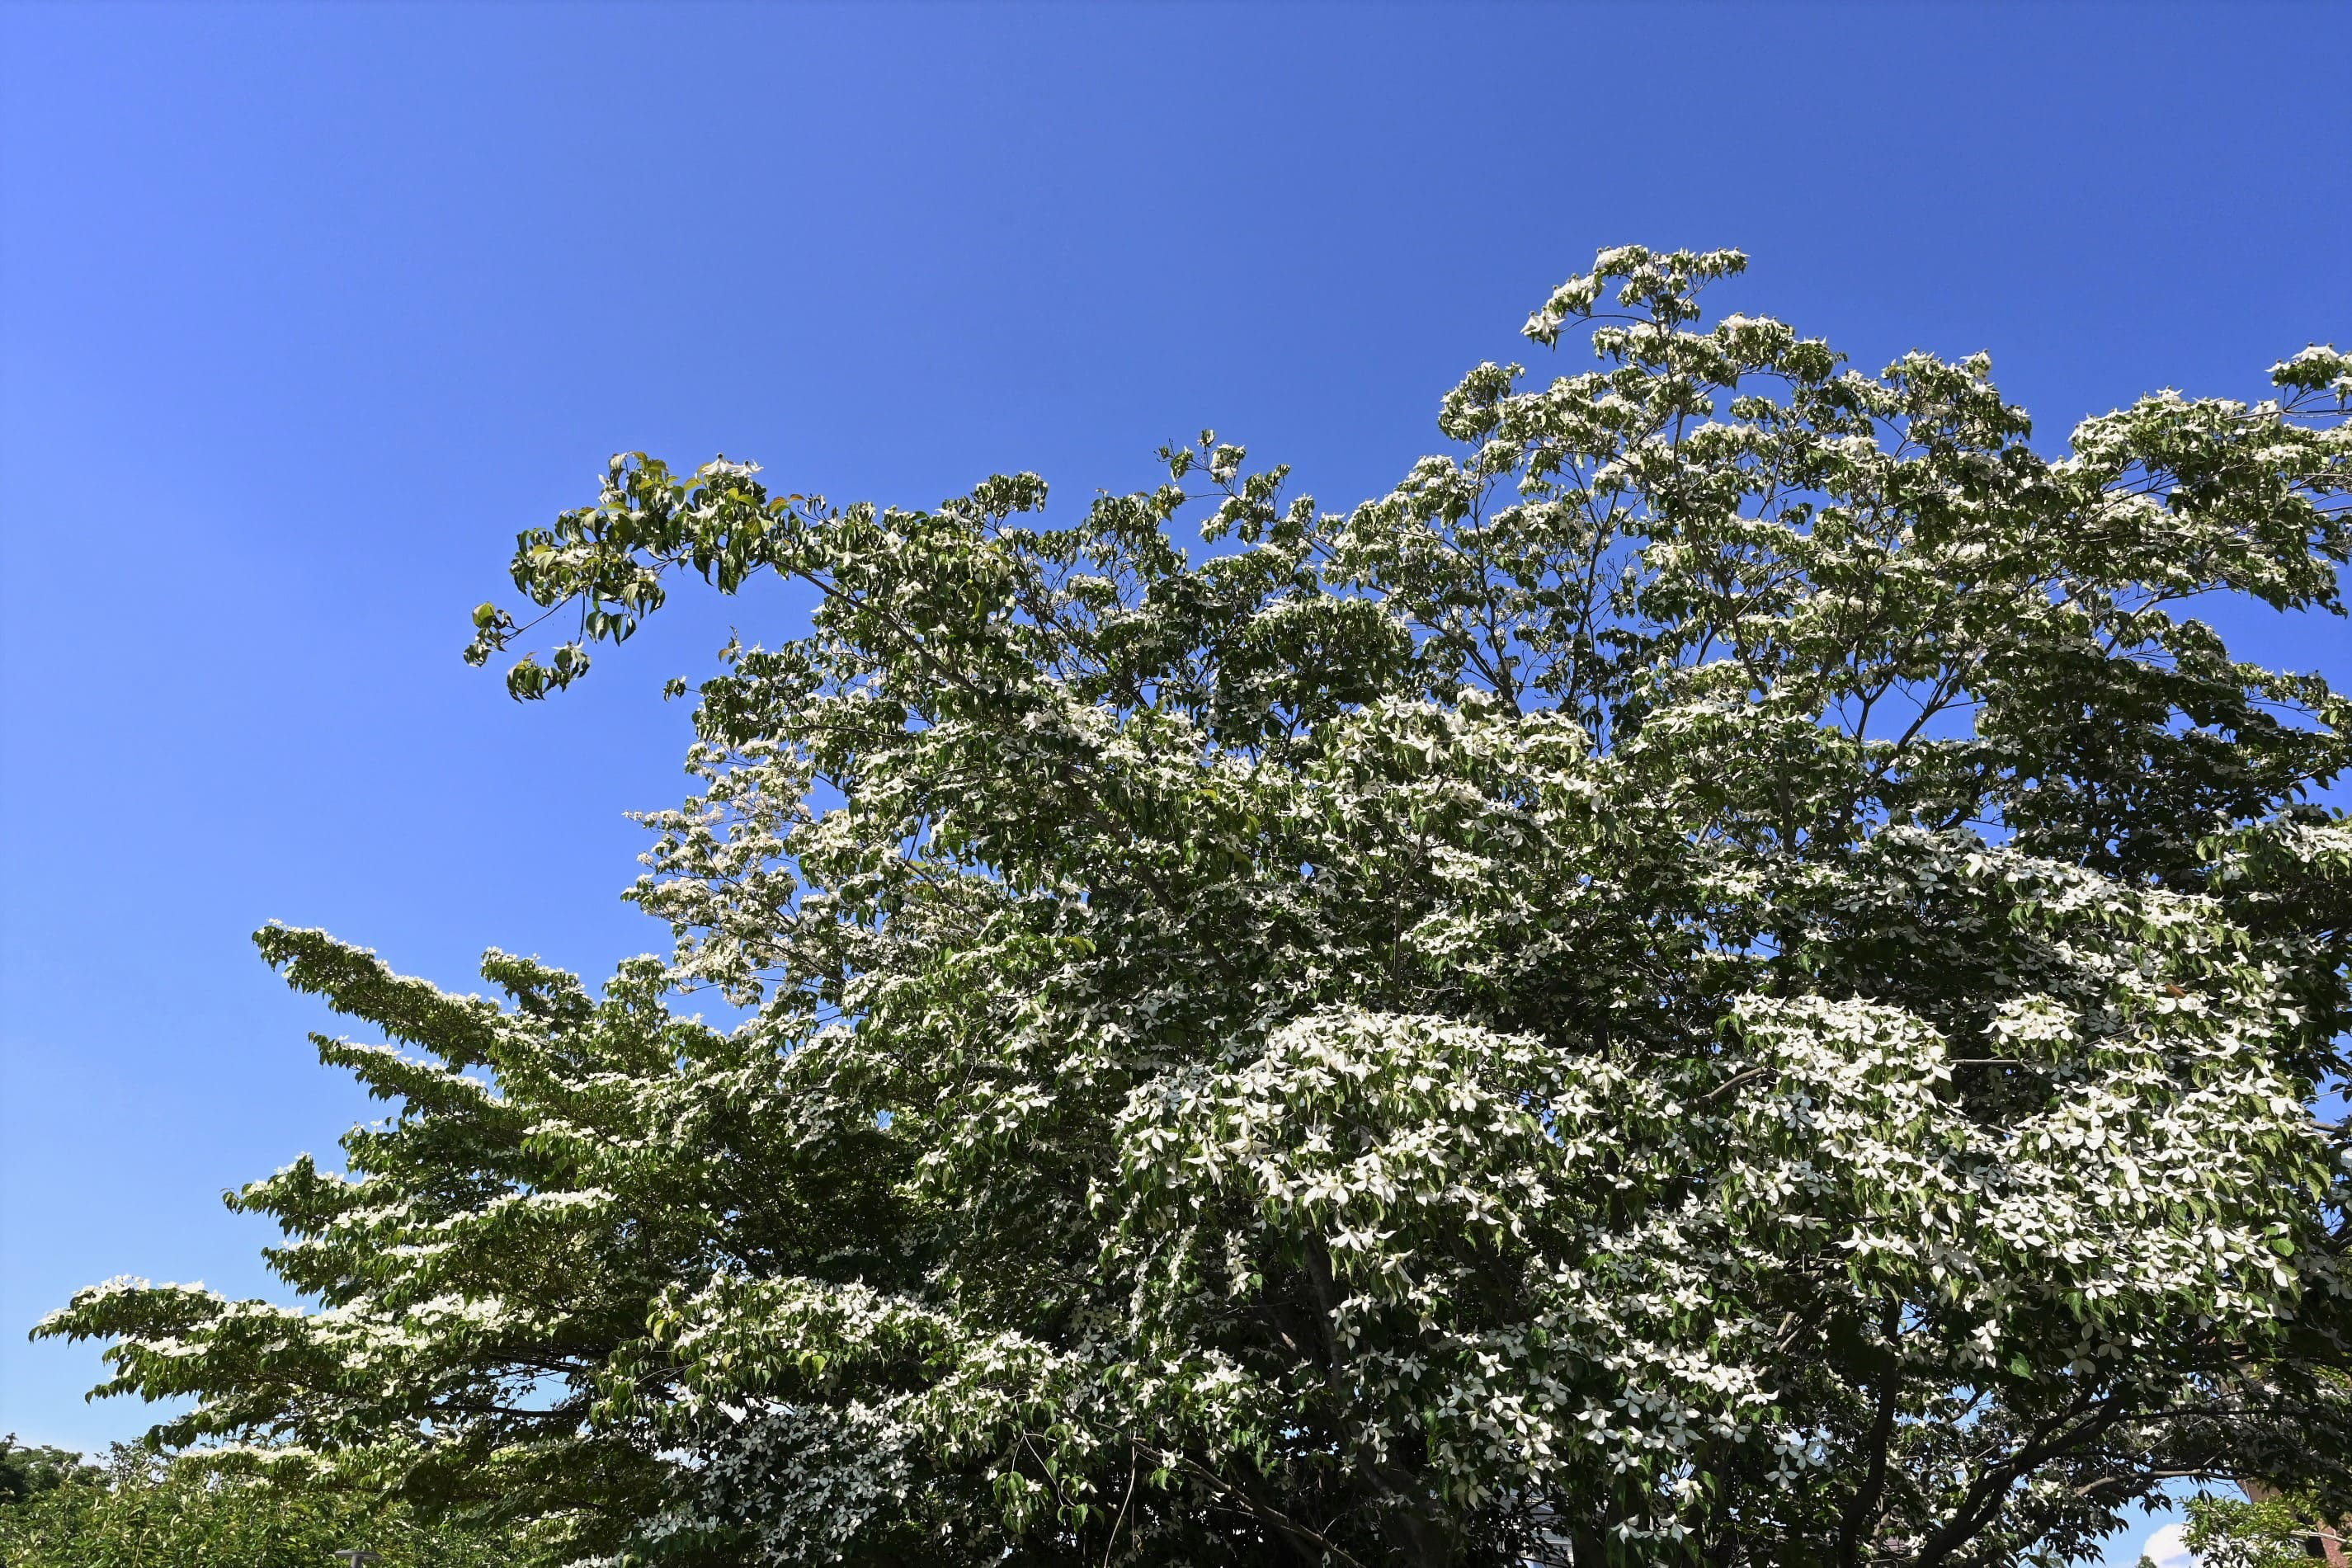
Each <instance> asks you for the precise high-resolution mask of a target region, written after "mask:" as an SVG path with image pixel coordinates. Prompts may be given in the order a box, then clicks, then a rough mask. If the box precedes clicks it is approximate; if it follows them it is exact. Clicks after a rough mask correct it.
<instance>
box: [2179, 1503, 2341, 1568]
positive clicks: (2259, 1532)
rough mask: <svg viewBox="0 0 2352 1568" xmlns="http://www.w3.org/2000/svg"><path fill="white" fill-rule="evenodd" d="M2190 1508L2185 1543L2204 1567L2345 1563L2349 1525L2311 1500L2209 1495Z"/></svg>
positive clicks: (2308, 1567)
mask: <svg viewBox="0 0 2352 1568" xmlns="http://www.w3.org/2000/svg"><path fill="white" fill-rule="evenodd" d="M2187 1506H2188V1511H2189V1528H2188V1529H2187V1530H2185V1531H2182V1532H2181V1544H2182V1545H2183V1546H2185V1547H2186V1548H2187V1549H2188V1550H2189V1553H2190V1555H2191V1557H2192V1558H2193V1559H2194V1561H2195V1562H2196V1563H2197V1565H2198V1568H2319V1565H2320V1564H2321V1563H2330V1564H2336V1563H2342V1562H2343V1561H2344V1527H2343V1526H2342V1525H2341V1524H2338V1523H2336V1522H2335V1521H2331V1520H2330V1519H2329V1518H2328V1517H2327V1516H2326V1514H2325V1513H2323V1512H2322V1511H2320V1510H2319V1509H2318V1508H2317V1507H2315V1505H2314V1504H2313V1503H2312V1501H2311V1500H2309V1499H2308V1498H2300V1497H2292V1496H2278V1495H2273V1494H2272V1493H2270V1492H2268V1491H2267V1490H2264V1492H2263V1496H2262V1497H2260V1498H2236V1497H2230V1496H2228V1495H2226V1494H2219V1493H2208V1494H2206V1495H2203V1496H2200V1497H2194V1498H2191V1499H2189V1502H2188V1505H2187ZM2142 1561H2143V1562H2145V1561H2146V1559H2142Z"/></svg>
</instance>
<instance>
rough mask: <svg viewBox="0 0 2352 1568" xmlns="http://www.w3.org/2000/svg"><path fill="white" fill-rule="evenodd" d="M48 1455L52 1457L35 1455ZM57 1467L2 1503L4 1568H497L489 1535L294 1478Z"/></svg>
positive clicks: (133, 1462)
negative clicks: (370, 1566) (339, 1563)
mask: <svg viewBox="0 0 2352 1568" xmlns="http://www.w3.org/2000/svg"><path fill="white" fill-rule="evenodd" d="M43 1451H44V1452H45V1453H48V1454H52V1455H54V1454H56V1453H57V1450H54V1449H50V1450H43ZM78 1459H79V1456H63V1457H62V1458H60V1460H59V1462H58V1464H57V1465H56V1466H55V1467H53V1469H51V1470H49V1471H47V1472H45V1473H46V1474H47V1478H48V1482H49V1484H47V1485H45V1486H42V1487H40V1488H39V1489H38V1490H33V1491H30V1492H28V1493H27V1494H26V1497H25V1498H23V1499H21V1500H17V1501H15V1502H11V1503H0V1564H5V1568H331V1564H332V1563H334V1561H335V1559H333V1558H332V1557H331V1556H330V1555H329V1553H330V1552H350V1551H360V1552H373V1553H374V1554H375V1555H374V1558H373V1563H374V1568H499V1565H501V1564H504V1563H508V1562H510V1561H511V1559H512V1547H511V1543H510V1542H508V1541H506V1540H505V1539H504V1538H503V1537H502V1536H500V1535H499V1533H497V1532H495V1531H482V1530H469V1529H467V1528H464V1527H461V1526H455V1525H447V1524H444V1525H439V1526H427V1525H425V1524H422V1523H419V1522H418V1521H416V1520H415V1519H414V1518H412V1517H411V1516H410V1515H409V1513H408V1511H407V1510H405V1509H404V1508H403V1507H401V1506H400V1505H398V1504H397V1503H389V1502H387V1501H385V1500H383V1499H382V1498H380V1497H372V1496H368V1495H366V1494H364V1493H357V1492H352V1491H347V1490H331V1489H329V1488H326V1487H322V1486H320V1485H318V1484H316V1483H314V1482H308V1481H305V1480H303V1479H300V1478H299V1477H297V1478H289V1479H281V1480H278V1481H277V1482H275V1483H273V1482H272V1481H270V1480H268V1479H265V1478H263V1477H262V1476H260V1475H258V1474H256V1473H252V1468H251V1467H247V1470H246V1472H245V1473H238V1472H237V1471H236V1470H235V1469H232V1470H230V1471H228V1472H226V1473H224V1472H223V1471H222V1470H221V1469H218V1468H216V1467H210V1466H205V1465H203V1464H199V1463H196V1462H194V1461H190V1460H181V1461H179V1462H176V1463H173V1462H168V1461H164V1460H161V1459H158V1458H154V1457H153V1456H152V1455H148V1454H145V1453H142V1452H141V1451H139V1450H137V1449H131V1448H117V1449H116V1450H115V1452H114V1454H113V1457H112V1459H111V1461H110V1463H108V1464H107V1465H104V1466H97V1465H88V1464H82V1463H78V1462H76V1461H77V1460H78Z"/></svg>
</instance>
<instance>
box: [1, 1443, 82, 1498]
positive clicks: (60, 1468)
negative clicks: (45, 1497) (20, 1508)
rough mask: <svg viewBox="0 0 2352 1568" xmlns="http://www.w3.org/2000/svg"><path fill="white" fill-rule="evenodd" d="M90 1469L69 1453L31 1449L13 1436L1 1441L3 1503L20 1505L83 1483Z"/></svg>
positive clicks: (57, 1449) (68, 1451)
mask: <svg viewBox="0 0 2352 1568" xmlns="http://www.w3.org/2000/svg"><path fill="white" fill-rule="evenodd" d="M87 1469H88V1466H87V1463H86V1461H85V1460H84V1459H83V1458H82V1457H81V1456H80V1455H79V1454H77V1453H75V1452H73V1451H72V1450H70V1449H68V1448H28V1447H26V1446H25V1445H23V1444H21V1443H19V1442H17V1441H16V1434H15V1433H14V1432H11V1433H10V1434H8V1436H7V1437H0V1503H6V1502H21V1501H23V1500H25V1499H26V1498H28V1497H32V1496H34V1495H35V1494H36V1493H39V1492H45V1491H47V1490H50V1489H51V1488H53V1487H59V1486H63V1485H64V1484H66V1483H67V1482H68V1481H70V1480H75V1479H82V1478H83V1477H84V1476H85V1472H86V1470H87Z"/></svg>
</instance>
